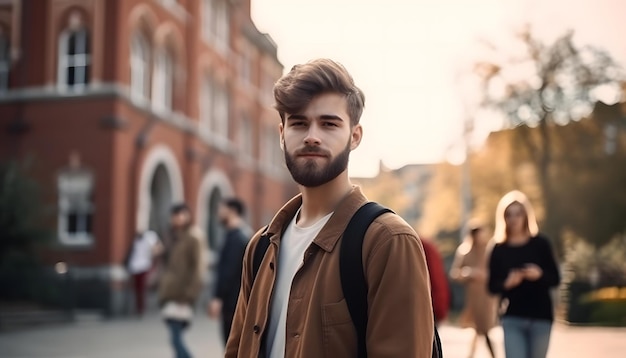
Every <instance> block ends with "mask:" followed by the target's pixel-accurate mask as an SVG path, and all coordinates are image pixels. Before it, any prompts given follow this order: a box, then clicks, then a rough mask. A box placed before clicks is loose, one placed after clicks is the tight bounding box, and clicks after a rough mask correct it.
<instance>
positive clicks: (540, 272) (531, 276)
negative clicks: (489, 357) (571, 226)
mask: <svg viewBox="0 0 626 358" xmlns="http://www.w3.org/2000/svg"><path fill="white" fill-rule="evenodd" d="M494 241H495V246H494V247H493V250H492V252H491V256H490V259H489V290H490V291H491V292H492V293H494V294H498V295H500V297H501V299H502V300H503V304H504V306H505V308H504V314H503V316H502V318H501V322H502V329H503V330H504V350H505V352H506V357H507V358H545V356H546V354H547V352H548V345H549V343H550V332H551V329H552V322H553V320H554V312H553V307H552V298H551V295H550V289H551V288H553V287H556V286H557V285H558V284H559V281H560V276H559V271H558V269H557V264H556V261H555V259H554V254H553V252H552V248H551V246H550V242H549V240H548V239H547V238H546V237H545V236H543V235H542V234H540V233H539V228H538V226H537V220H536V218H535V214H534V211H533V208H532V206H531V205H530V202H529V201H528V198H527V197H526V195H524V194H523V193H522V192H520V191H517V190H515V191H511V192H509V193H507V194H506V195H504V196H503V197H502V199H501V200H500V202H499V203H498V207H497V209H496V228H495V233H494Z"/></svg>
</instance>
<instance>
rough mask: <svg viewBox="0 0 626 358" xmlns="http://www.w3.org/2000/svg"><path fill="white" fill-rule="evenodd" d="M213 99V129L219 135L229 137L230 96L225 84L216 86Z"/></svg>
mask: <svg viewBox="0 0 626 358" xmlns="http://www.w3.org/2000/svg"><path fill="white" fill-rule="evenodd" d="M214 88H215V98H214V101H213V104H214V105H213V108H214V111H213V119H214V122H213V123H214V126H213V130H214V132H215V134H217V136H219V137H221V138H223V139H228V135H229V130H228V129H229V128H228V121H229V116H230V108H229V107H230V96H229V95H228V91H227V90H226V88H225V87H224V86H216V87H214Z"/></svg>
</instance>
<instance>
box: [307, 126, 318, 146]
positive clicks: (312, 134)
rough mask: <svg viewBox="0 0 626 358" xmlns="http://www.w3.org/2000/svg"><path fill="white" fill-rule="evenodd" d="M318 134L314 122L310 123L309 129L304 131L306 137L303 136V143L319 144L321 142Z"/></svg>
mask: <svg viewBox="0 0 626 358" xmlns="http://www.w3.org/2000/svg"><path fill="white" fill-rule="evenodd" d="M319 134H320V128H319V127H318V126H317V125H316V124H312V125H310V126H309V130H308V131H307V133H306V137H304V144H306V145H319V144H320V143H321V140H320V136H319Z"/></svg>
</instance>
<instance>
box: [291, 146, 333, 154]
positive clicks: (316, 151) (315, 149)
mask: <svg viewBox="0 0 626 358" xmlns="http://www.w3.org/2000/svg"><path fill="white" fill-rule="evenodd" d="M295 154H296V155H308V154H316V155H324V156H330V153H328V152H327V151H325V150H322V149H320V148H318V147H305V148H304V149H300V150H298V151H296V152H295Z"/></svg>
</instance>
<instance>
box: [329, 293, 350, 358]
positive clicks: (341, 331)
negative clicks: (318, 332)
mask: <svg viewBox="0 0 626 358" xmlns="http://www.w3.org/2000/svg"><path fill="white" fill-rule="evenodd" d="M322 324H323V327H322V328H323V331H324V356H325V357H354V356H356V328H354V324H353V323H352V318H351V317H350V311H348V305H347V304H346V301H345V300H341V301H339V302H337V303H329V304H325V305H323V306H322Z"/></svg>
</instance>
